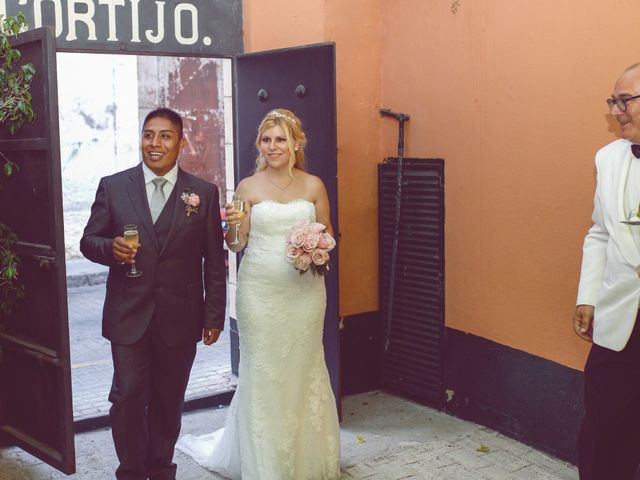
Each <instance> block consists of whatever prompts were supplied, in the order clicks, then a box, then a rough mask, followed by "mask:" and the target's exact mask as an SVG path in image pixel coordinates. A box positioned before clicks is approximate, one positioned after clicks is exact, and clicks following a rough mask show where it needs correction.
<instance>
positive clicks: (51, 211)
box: [0, 27, 75, 474]
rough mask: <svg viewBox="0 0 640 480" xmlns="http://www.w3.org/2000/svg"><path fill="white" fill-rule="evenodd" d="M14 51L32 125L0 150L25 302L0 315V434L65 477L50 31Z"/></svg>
mask: <svg viewBox="0 0 640 480" xmlns="http://www.w3.org/2000/svg"><path fill="white" fill-rule="evenodd" d="M15 45H16V47H17V48H18V49H19V50H20V51H21V52H22V59H23V61H24V62H31V63H33V64H34V66H35V69H36V74H35V77H34V80H33V83H32V90H31V92H32V95H33V98H32V105H33V109H34V111H35V112H36V115H37V118H36V120H35V122H34V123H32V124H29V125H27V126H25V127H23V128H22V129H21V130H19V131H18V132H17V133H16V134H15V135H10V134H9V132H8V131H6V130H7V129H3V131H2V132H0V151H2V152H3V153H4V154H5V155H6V156H7V157H8V158H10V159H11V160H12V161H13V162H15V163H16V164H18V166H19V168H20V170H19V171H18V172H17V173H15V174H14V175H13V176H12V177H11V178H10V179H9V180H8V181H6V182H4V181H3V188H2V190H0V206H1V209H2V210H1V212H2V213H1V215H2V222H3V223H6V224H7V225H9V226H10V227H11V228H12V229H13V230H14V231H15V233H16V235H17V236H18V239H19V243H18V244H17V246H16V250H17V252H18V256H19V258H20V264H19V271H20V277H19V278H20V280H21V282H22V283H23V284H24V285H25V297H24V298H23V299H22V300H20V302H19V303H18V305H17V306H16V308H15V309H14V312H13V313H12V314H11V315H10V316H9V317H4V316H2V315H0V354H1V355H0V432H2V435H4V436H5V438H6V437H8V440H9V441H10V442H12V443H15V444H16V445H18V446H20V447H21V448H23V449H24V450H26V451H28V452H30V453H32V454H33V455H35V456H37V457H38V458H40V459H42V460H43V461H45V462H47V463H48V464H50V465H52V466H53V467H55V468H57V469H59V470H61V471H62V472H64V473H66V474H72V473H75V449H74V443H73V410H72V404H71V368H70V359H69V328H68V318H67V291H66V289H67V287H66V272H65V252H64V237H63V222H62V183H61V175H60V146H59V136H58V102H57V95H58V91H57V84H56V56H55V55H56V53H55V52H56V47H55V38H54V34H53V29H52V28H51V27H45V28H39V29H36V30H31V31H28V32H24V33H22V34H21V35H20V37H19V39H18V41H17V42H15Z"/></svg>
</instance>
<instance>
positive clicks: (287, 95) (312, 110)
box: [230, 43, 340, 411]
mask: <svg viewBox="0 0 640 480" xmlns="http://www.w3.org/2000/svg"><path fill="white" fill-rule="evenodd" d="M234 77H235V78H234V80H235V92H234V96H235V109H236V112H235V113H236V117H235V118H236V121H235V132H234V133H235V145H236V148H235V152H236V169H235V180H236V181H235V184H236V185H237V184H238V182H239V181H240V180H241V179H242V178H244V177H246V176H248V175H251V174H252V173H253V171H254V168H255V158H256V155H257V154H256V149H255V145H254V142H255V138H256V133H257V128H258V125H259V123H260V121H261V120H262V118H263V117H264V116H265V115H266V114H267V113H268V112H269V111H270V110H273V109H274V108H286V109H289V110H291V111H293V112H295V114H296V115H298V116H299V117H300V118H301V119H302V121H303V123H304V129H305V132H306V133H307V141H308V143H307V147H306V148H305V163H306V165H307V169H308V170H309V172H311V173H313V174H314V175H317V176H319V177H320V178H322V180H323V181H324V184H325V185H326V187H327V191H328V194H329V201H330V203H331V222H332V224H333V228H334V230H335V232H336V237H338V238H339V234H338V188H337V141H336V135H337V134H336V82H335V44H333V43H323V44H317V45H309V46H303V47H294V48H286V49H282V50H272V51H266V52H257V53H251V54H245V55H239V56H237V57H236V58H235V71H234ZM337 252H338V249H335V250H334V251H333V252H332V260H331V269H330V271H329V274H328V275H327V276H326V277H325V280H326V286H327V311H326V316H325V326H324V349H325V358H326V362H327V367H328V369H329V375H330V377H331V386H332V388H333V392H334V394H335V397H336V401H337V403H338V411H340V358H339V352H340V348H339V347H340V331H339V323H340V319H339V316H338V253H337ZM230 275H231V272H230ZM230 288H232V286H230ZM233 297H234V296H233V294H232V297H231V298H232V299H233ZM232 312H233V310H232ZM231 327H232V328H231V335H232V358H233V356H234V352H233V349H234V348H235V350H236V352H237V345H238V343H237V327H236V325H235V320H234V319H233V316H232V326H231ZM234 337H235V339H234Z"/></svg>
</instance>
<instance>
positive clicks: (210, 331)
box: [202, 328, 222, 345]
mask: <svg viewBox="0 0 640 480" xmlns="http://www.w3.org/2000/svg"><path fill="white" fill-rule="evenodd" d="M220 332H222V330H220V329H219V328H205V329H203V330H202V341H203V342H204V344H205V345H211V344H214V343H216V342H217V341H218V337H219V336H220Z"/></svg>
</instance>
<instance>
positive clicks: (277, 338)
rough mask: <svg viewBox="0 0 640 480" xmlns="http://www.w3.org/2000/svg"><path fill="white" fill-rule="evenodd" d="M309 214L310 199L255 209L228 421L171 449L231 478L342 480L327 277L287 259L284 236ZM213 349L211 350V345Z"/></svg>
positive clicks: (243, 271)
mask: <svg viewBox="0 0 640 480" xmlns="http://www.w3.org/2000/svg"><path fill="white" fill-rule="evenodd" d="M300 220H308V221H315V207H314V205H313V204H312V203H310V202H308V201H306V200H296V201H293V202H290V203H277V202H273V201H265V202H261V203H258V204H256V205H254V206H253V207H252V209H251V233H250V237H249V243H248V245H247V248H246V251H245V255H244V257H243V258H242V262H241V265H240V270H239V272H238V291H237V300H236V301H237V303H236V312H237V317H238V330H239V334H240V367H239V384H238V388H237V390H236V393H235V395H234V397H233V400H232V401H231V405H230V407H229V412H228V415H227V420H226V423H225V427H224V428H223V429H220V430H218V431H216V432H214V433H212V434H208V435H203V436H200V437H195V436H193V435H185V436H183V437H182V438H181V439H180V440H179V442H178V444H177V446H176V447H177V448H178V449H179V450H181V451H183V452H185V453H187V454H188V455H190V456H192V457H193V458H194V459H195V460H196V461H197V462H198V463H199V464H201V465H202V466H204V467H206V468H207V469H209V470H212V471H215V472H218V473H220V474H222V475H224V476H225V477H228V478H231V479H234V480H240V479H242V480H325V479H337V478H340V433H339V426H338V416H337V412H336V404H335V398H334V395H333V392H332V390H331V386H330V383H329V375H328V372H327V367H326V364H325V361H324V349H323V346H322V332H323V323H324V313H325V306H326V292H325V286H324V279H323V277H321V276H314V275H312V273H311V272H305V273H303V274H300V273H299V272H298V271H297V270H295V269H294V267H293V265H291V264H290V263H288V262H287V261H286V258H285V246H286V235H287V232H288V231H289V230H290V229H291V227H292V226H293V225H294V224H295V223H296V222H298V221H300ZM214 348H215V347H214Z"/></svg>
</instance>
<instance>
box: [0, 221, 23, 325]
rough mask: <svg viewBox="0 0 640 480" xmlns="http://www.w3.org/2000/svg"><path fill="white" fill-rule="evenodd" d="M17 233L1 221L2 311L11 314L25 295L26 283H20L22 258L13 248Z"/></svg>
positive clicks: (0, 275) (0, 271)
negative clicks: (19, 266) (19, 267)
mask: <svg viewBox="0 0 640 480" xmlns="http://www.w3.org/2000/svg"><path fill="white" fill-rule="evenodd" d="M16 240H17V239H16V235H15V233H13V231H12V230H11V229H10V228H9V227H7V226H6V225H5V224H3V223H0V312H2V314H4V315H6V316H9V315H10V314H11V312H12V311H13V308H14V306H15V303H16V302H17V301H18V300H19V299H21V298H22V297H24V285H20V284H19V283H18V264H19V262H20V259H19V258H18V256H17V255H16V254H15V252H14V251H13V250H12V248H11V247H12V245H13V244H14V243H15V242H16Z"/></svg>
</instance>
